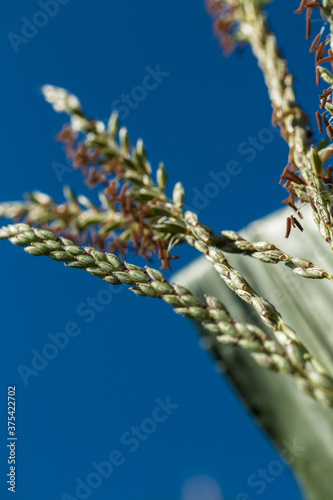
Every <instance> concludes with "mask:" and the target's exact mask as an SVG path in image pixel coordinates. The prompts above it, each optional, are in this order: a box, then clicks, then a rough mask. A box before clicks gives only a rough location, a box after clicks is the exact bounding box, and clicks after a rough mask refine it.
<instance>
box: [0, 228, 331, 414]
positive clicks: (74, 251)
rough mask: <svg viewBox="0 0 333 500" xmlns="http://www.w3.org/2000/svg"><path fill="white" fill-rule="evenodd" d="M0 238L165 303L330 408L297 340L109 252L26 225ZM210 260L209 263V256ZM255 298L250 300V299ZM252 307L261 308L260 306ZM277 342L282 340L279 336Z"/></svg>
mask: <svg viewBox="0 0 333 500" xmlns="http://www.w3.org/2000/svg"><path fill="white" fill-rule="evenodd" d="M0 239H9V241H10V242H11V243H13V244H15V245H19V246H23V247H25V251H26V252H28V253H29V254H31V255H35V256H47V257H50V258H52V259H53V260H56V261H58V262H64V263H65V265H66V266H67V267H73V268H77V269H85V270H86V271H87V272H89V273H90V274H92V275H93V276H97V277H99V278H100V279H102V280H103V281H106V282H107V283H109V284H111V285H120V284H125V285H129V286H131V287H132V288H130V289H131V290H132V291H133V292H134V293H135V294H136V295H140V296H145V297H152V298H159V299H162V300H164V301H165V302H167V303H168V304H169V305H171V306H172V307H173V308H174V310H175V312H177V313H179V314H182V315H183V316H186V317H188V318H191V319H193V320H196V321H199V322H200V323H201V324H202V326H203V327H204V328H205V329H206V330H208V331H209V332H210V333H212V334H215V335H216V339H217V340H218V341H219V342H222V343H225V344H228V345H232V346H238V347H242V348H245V349H247V350H249V351H250V353H251V355H252V356H253V357H254V359H255V360H256V361H257V362H258V363H259V364H260V365H262V366H265V367H266V368H269V369H271V370H274V371H277V372H281V373H286V374H289V375H291V376H293V377H294V379H295V381H296V383H297V385H298V386H299V387H300V388H301V389H302V390H303V391H305V392H306V393H307V394H309V395H310V396H312V397H313V398H314V399H316V400H317V401H319V402H320V403H322V404H324V405H327V406H333V378H332V377H330V376H329V375H328V373H325V371H324V370H323V368H322V367H321V365H320V364H319V363H318V362H317V361H316V360H314V358H313V357H312V356H311V354H310V353H309V352H307V351H306V349H305V348H304V346H302V344H301V343H300V342H298V341H297V339H295V341H294V342H293V343H292V344H290V346H291V345H292V346H293V347H292V348H290V346H288V347H287V348H285V346H283V343H281V344H282V345H280V344H279V343H278V342H276V341H274V339H271V338H270V337H269V336H268V335H267V334H265V333H264V332H263V331H262V330H261V329H260V328H258V327H254V326H253V325H248V324H244V323H239V322H237V321H235V320H233V319H232V317H231V316H230V314H229V312H228V311H227V309H226V308H225V306H224V305H223V304H222V303H221V302H220V301H219V300H217V299H216V298H214V297H210V296H208V295H206V303H204V302H203V301H201V300H199V299H198V298H196V297H194V296H193V295H192V293H191V292H190V291H189V290H187V289H186V288H184V287H181V286H180V285H177V284H170V283H168V281H167V280H166V278H165V277H164V275H163V274H162V273H161V272H160V271H157V270H155V269H152V268H149V267H147V266H146V267H145V269H143V268H141V267H139V266H135V265H132V264H128V263H126V262H123V261H121V260H120V259H119V258H118V257H117V256H116V255H114V254H110V253H102V252H100V251H98V250H95V249H94V248H90V247H85V248H80V247H79V246H77V245H75V244H74V243H73V242H72V241H71V240H68V239H66V238H63V237H60V238H58V237H57V236H56V235H55V234H53V233H52V232H50V231H47V230H43V229H36V228H32V227H30V226H28V225H27V224H16V225H10V226H6V227H3V228H1V229H0ZM207 248H208V247H207ZM209 259H210V260H211V261H214V258H213V257H212V254H210V256H209ZM218 266H219V265H217V264H216V262H214V267H215V268H217V270H218V272H219V273H221V272H222V271H221V267H218ZM228 269H229V271H228V273H229V274H228V276H229V278H228V279H230V280H231V282H232V285H231V287H233V288H234V289H235V290H236V293H238V294H239V290H240V289H242V290H243V292H244V293H247V294H249V293H252V292H251V290H250V289H249V288H248V287H247V288H246V289H245V288H244V286H243V285H242V287H239V285H238V284H236V277H237V276H238V275H237V274H235V271H234V270H232V268H230V267H229V268H228ZM224 274H225V273H224ZM238 279H239V278H238ZM254 298H255V297H254V296H253V297H252V301H253V300H254ZM259 303H260V301H258V304H259ZM257 307H266V306H263V304H262V303H261V305H260V306H259V305H257ZM266 308H267V307H266ZM274 314H276V311H275V310H274V311H272V310H271V309H270V310H269V317H268V316H267V317H266V323H272V322H273V323H274V324H275V320H274V319H273V318H272V315H274ZM280 321H281V320H280ZM278 340H279V341H281V336H280V338H278Z"/></svg>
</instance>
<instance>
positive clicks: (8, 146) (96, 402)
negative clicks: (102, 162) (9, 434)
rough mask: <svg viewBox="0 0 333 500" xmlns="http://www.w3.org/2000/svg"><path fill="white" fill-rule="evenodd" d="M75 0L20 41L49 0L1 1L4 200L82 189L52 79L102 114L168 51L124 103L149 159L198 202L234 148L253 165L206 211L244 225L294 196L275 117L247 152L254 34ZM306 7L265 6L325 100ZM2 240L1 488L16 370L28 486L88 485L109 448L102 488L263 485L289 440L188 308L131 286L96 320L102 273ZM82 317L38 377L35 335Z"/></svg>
mask: <svg viewBox="0 0 333 500" xmlns="http://www.w3.org/2000/svg"><path fill="white" fill-rule="evenodd" d="M64 3H65V2H64V1H63V5H59V11H58V12H57V14H56V15H55V16H54V17H53V18H51V17H49V18H48V19H47V23H46V25H45V26H44V27H40V28H38V30H37V33H35V34H34V36H33V37H31V38H30V40H28V43H26V44H24V43H22V44H19V45H18V47H17V50H16V52H17V53H15V51H14V49H13V46H12V45H11V43H10V41H9V39H8V37H7V34H8V33H9V32H12V33H15V34H16V35H20V36H22V27H23V25H24V23H25V22H26V21H24V20H22V18H23V17H26V18H27V19H28V20H30V21H31V20H32V19H33V18H34V19H37V18H36V16H35V14H36V12H38V11H40V10H41V7H40V6H39V5H38V3H37V2H36V1H32V0H26V1H24V2H23V1H20V0H17V1H16V2H3V3H2V4H1V7H0V9H1V19H2V28H1V44H0V51H1V66H2V77H1V81H0V88H1V93H0V95H1V98H0V113H1V118H2V135H1V142H2V158H1V166H2V168H1V172H0V200H2V201H5V200H13V199H20V198H21V195H22V193H23V192H24V191H29V190H33V189H35V188H38V189H40V190H41V191H45V192H48V193H49V194H50V195H51V196H53V197H54V198H56V199H57V200H59V201H60V200H61V199H62V188H63V185H64V184H65V183H70V184H71V185H72V186H73V187H74V188H75V189H76V191H78V192H85V189H86V188H82V187H81V176H80V174H79V173H69V172H68V173H66V174H65V175H64V178H63V182H60V181H59V180H58V178H57V176H56V175H55V172H54V169H53V168H52V164H53V162H59V163H63V164H64V163H65V158H64V155H63V153H62V150H61V146H60V145H59V144H58V143H55V142H54V141H53V137H54V136H55V135H56V133H57V132H58V131H59V129H60V127H61V125H62V124H63V123H64V116H63V115H57V114H55V113H54V112H53V111H52V109H51V107H50V106H49V105H48V104H46V103H45V102H44V101H43V99H42V97H41V95H40V90H39V89H40V86H41V85H42V84H44V83H52V84H55V85H59V86H63V87H66V88H68V89H69V90H70V91H72V92H74V93H76V94H77V95H78V96H79V97H80V99H81V101H82V102H83V104H84V106H85V108H86V110H87V111H88V112H89V113H90V114H91V115H93V116H96V117H100V118H107V117H108V115H109V114H110V111H111V106H112V103H113V101H114V100H116V99H121V95H122V94H123V93H130V92H131V91H132V89H133V88H134V87H136V86H138V85H141V84H142V82H143V79H144V77H145V75H146V73H147V70H146V67H147V66H150V67H151V68H155V67H156V65H158V64H159V65H160V68H161V71H163V72H166V73H169V75H168V76H167V77H165V78H164V80H163V81H162V82H161V83H160V84H159V85H158V86H157V88H156V89H154V90H151V91H149V92H148V93H147V96H146V98H145V100H143V101H142V102H140V103H139V104H138V105H137V107H136V108H135V109H131V110H130V112H129V114H128V117H127V118H126V120H125V124H126V126H127V127H128V129H129V131H130V134H131V136H132V137H133V138H134V139H136V138H138V137H143V139H144V141H145V143H146V145H147V147H148V150H149V155H150V159H151V161H152V164H153V166H154V167H156V165H157V164H158V162H159V161H160V160H163V161H164V162H165V163H166V165H167V168H168V171H169V179H170V185H172V184H174V183H175V182H176V181H178V180H182V181H183V183H184V186H185V189H186V192H187V200H186V201H187V203H188V205H191V206H193V204H194V203H196V202H195V199H194V195H195V193H197V192H198V191H196V190H199V191H200V192H201V193H204V189H205V188H207V183H208V182H210V181H211V178H210V176H209V173H210V172H211V171H213V172H215V173H217V172H219V171H221V170H225V168H226V165H227V163H228V162H229V161H231V160H235V161H237V162H238V163H239V166H240V168H241V174H239V175H238V176H234V177H232V178H231V181H230V183H229V185H228V186H227V187H226V188H225V189H220V190H219V192H218V193H216V194H215V195H214V197H211V199H210V200H208V202H207V203H205V202H204V203H203V204H204V205H207V206H205V207H204V208H201V210H200V217H201V219H202V220H203V221H204V222H205V221H206V222H208V223H210V224H211V225H212V226H213V227H214V228H215V229H216V230H219V229H235V230H238V229H240V228H241V227H243V226H244V225H246V224H247V223H249V222H250V221H252V220H255V219H257V218H260V217H262V216H264V215H266V214H268V213H270V212H271V211H273V210H275V209H277V208H279V207H280V206H281V204H280V203H281V200H282V199H283V198H284V197H285V193H284V191H283V190H282V189H281V187H280V186H279V185H278V180H279V174H280V172H281V170H282V168H283V167H284V166H285V164H286V161H287V147H286V145H285V144H284V142H283V140H282V139H281V138H280V137H279V134H278V133H276V134H274V137H273V139H272V140H271V141H270V142H269V143H268V144H266V145H265V146H264V147H261V150H260V151H257V152H256V154H255V158H254V159H253V161H248V160H249V159H250V157H251V156H253V155H251V154H250V153H247V154H245V153H244V148H245V147H247V144H248V141H249V136H255V137H257V136H258V134H260V131H262V129H265V128H269V127H270V123H271V108H270V104H269V101H268V98H267V92H266V88H265V86H264V83H263V79H262V75H261V73H260V71H259V70H258V68H257V65H256V62H255V60H254V58H253V56H252V54H251V53H250V50H249V49H246V50H245V51H244V53H242V54H238V55H237V54H235V55H233V56H232V57H231V58H229V59H225V58H224V57H223V56H222V53H221V51H220V49H219V45H218V42H217V41H216V40H215V39H214V37H213V34H212V29H211V20H210V18H209V17H208V15H207V14H206V13H205V10H204V5H203V2H202V1H197V2H190V1H189V0H183V1H179V0H170V1H169V2H168V3H167V4H165V3H160V2H155V1H154V2H153V1H152V0H147V1H146V2H137V1H135V0H127V1H126V2H116V1H114V0H111V1H106V0H95V1H94V2H88V1H86V0H84V1H81V2H79V1H78V0H70V1H68V2H67V4H64ZM297 6H298V2H297V1H293V2H290V1H288V0H280V1H279V2H276V3H275V4H273V5H271V6H270V7H269V9H268V10H269V13H270V15H271V24H272V25H273V27H274V28H275V29H276V31H277V34H278V36H279V39H280V43H281V46H282V48H283V50H284V51H285V53H286V55H287V57H288V59H289V65H290V67H291V69H292V70H293V71H294V73H295V74H296V76H297V82H296V87H297V91H298V96H299V99H300V102H301V103H302V104H303V105H306V106H307V109H308V111H309V112H310V113H312V116H313V112H314V110H315V105H316V99H315V95H316V91H315V83H314V72H313V58H312V56H311V55H309V54H308V47H309V45H308V43H307V42H306V41H305V40H304V34H305V33H304V32H305V27H304V19H301V18H300V16H295V15H293V10H294V9H295V8H296V7H297ZM34 16H35V17H34ZM38 19H39V21H38V20H37V22H41V23H43V20H42V19H41V18H38ZM266 137H267V136H266ZM244 141H245V145H244V144H243V146H240V145H241V143H243V142H244ZM261 145H262V143H261ZM239 147H242V148H243V150H239ZM240 151H243V153H241V152H240ZM208 189H209V188H208ZM3 222H5V221H3ZM180 253H181V255H182V259H180V260H179V261H177V262H175V266H174V269H175V270H177V269H180V268H181V266H184V265H185V264H186V263H187V262H189V261H190V260H192V259H194V258H195V257H196V254H195V253H194V252H193V251H192V250H190V249H186V248H183V249H181V250H180ZM0 255H1V284H2V286H1V289H0V311H1V312H0V314H1V349H0V352H1V354H0V380H1V384H0V436H1V446H0V470H1V484H0V491H1V493H0V496H1V498H7V496H8V498H9V497H10V496H9V495H10V494H9V493H8V492H7V489H6V484H5V474H6V473H7V472H8V466H7V464H6V460H7V458H6V457H7V450H6V428H7V421H6V391H7V386H8V385H16V387H17V426H18V433H17V435H18V441H17V457H18V458H17V493H16V497H15V498H16V499H17V500H45V499H46V498H47V499H48V500H58V499H59V500H60V499H61V496H62V495H63V494H65V493H67V494H69V495H72V496H73V497H74V498H75V485H76V483H75V480H76V478H81V479H82V480H83V481H85V479H86V478H87V476H88V475H89V474H90V473H91V472H93V471H94V469H93V467H92V465H91V464H92V462H98V463H99V462H102V461H104V460H106V459H107V458H108V455H109V454H110V452H111V451H112V450H114V449H118V450H119V451H121V452H122V453H123V456H124V459H125V462H124V463H123V464H122V465H121V466H119V467H116V468H115V470H114V472H113V473H112V475H111V476H110V477H109V478H107V479H104V480H103V482H102V484H101V486H100V487H99V488H97V489H94V490H93V492H92V494H91V496H90V497H89V498H92V499H94V500H129V499H137V500H153V499H157V498H158V499H159V500H204V498H205V499H206V498H207V500H220V498H221V497H219V496H218V494H217V493H216V494H215V496H214V495H213V494H212V495H211V496H209V497H208V496H207V497H204V496H203V493H202V494H201V495H192V496H189V495H187V496H184V495H183V497H182V489H183V487H184V484H185V483H186V481H188V480H189V479H190V478H192V477H194V476H197V475H205V476H210V477H211V478H213V479H214V481H215V482H216V483H217V484H218V485H219V487H220V489H221V491H222V494H223V498H224V499H225V500H236V499H237V495H238V494H239V493H240V492H243V491H244V492H246V493H248V494H249V498H251V499H254V498H256V497H257V495H256V493H255V488H251V487H249V485H248V484H247V481H248V478H249V476H250V475H251V474H255V473H257V471H258V469H259V468H267V466H268V465H269V463H270V462H271V461H272V460H278V459H279V457H278V454H277V453H276V451H275V450H274V448H273V446H272V445H271V444H270V442H269V441H268V440H267V439H266V438H265V436H264V435H263V434H262V432H261V431H260V430H259V429H258V428H257V427H256V425H255V424H254V422H253V420H252V418H251V417H250V415H249V414H248V413H247V411H246V410H245V409H244V408H243V407H242V406H241V404H240V402H239V401H238V399H237V397H236V396H235V394H234V393H233V392H232V390H231V389H230V387H229V386H228V383H227V382H226V381H225V380H224V379H223V378H222V377H221V376H220V375H219V374H218V373H217V372H216V371H215V370H214V367H213V363H212V361H211V359H210V357H209V355H208V354H207V352H206V351H204V350H202V349H201V347H200V345H199V342H198V338H197V336H196V334H195V332H194V331H193V330H192V328H191V327H190V324H189V323H188V322H187V321H186V320H184V319H182V318H181V317H178V316H176V315H175V314H173V313H172V311H171V309H170V308H168V306H167V305H166V304H164V303H160V302H159V301H155V302H152V300H150V299H146V300H145V299H140V298H138V297H135V296H134V295H132V294H131V293H129V292H128V293H127V292H126V290H123V291H121V293H118V294H116V293H114V294H113V296H112V297H113V298H112V302H111V303H110V304H109V305H107V306H106V307H104V309H103V310H101V311H99V312H96V314H95V317H94V319H93V321H91V322H90V323H87V319H89V317H88V316H82V315H81V316H80V315H79V314H78V313H77V308H78V306H79V305H80V304H81V303H82V302H83V303H86V302H87V300H88V297H91V298H96V297H97V294H98V293H99V292H100V290H102V289H103V288H104V289H105V287H106V285H105V284H103V283H102V282H101V281H99V280H98V279H95V278H93V277H91V276H90V275H88V274H87V273H83V272H78V271H75V270H70V269H66V268H65V267H63V266H62V265H61V264H58V263H56V262H52V261H51V260H48V259H34V258H33V257H30V256H29V255H27V254H25V253H24V252H23V251H22V250H21V249H20V248H14V247H13V246H12V245H10V244H9V243H8V242H3V243H1V246H0ZM110 288H111V287H110ZM111 291H113V290H111ZM83 307H84V306H83ZM70 321H73V322H76V323H77V325H78V327H79V328H80V330H81V332H80V334H79V335H78V336H76V337H75V338H72V339H71V340H70V342H69V344H68V346H67V347H66V348H65V349H64V350H62V351H60V352H59V355H58V356H57V357H56V358H55V359H53V360H51V361H49V364H48V366H47V367H46V368H45V369H44V370H42V371H41V372H40V373H39V374H38V375H37V376H36V377H34V376H32V377H30V378H29V384H28V385H27V386H25V385H24V383H23V381H22V379H21V377H20V375H19V374H18V370H17V366H18V365H20V364H23V365H26V366H30V363H31V358H32V353H31V350H32V349H36V350H37V351H39V352H40V351H41V350H42V348H43V347H44V346H45V344H47V343H48V342H49V340H48V334H49V333H50V332H51V333H53V334H55V333H57V332H60V331H63V329H64V328H65V326H66V325H67V324H68V322H70ZM167 396H170V401H171V402H172V403H173V404H177V405H179V408H178V409H177V410H175V411H174V413H173V414H172V415H170V417H169V418H168V419H167V420H166V421H165V422H163V423H160V424H159V425H158V427H157V429H156V431H155V432H154V433H153V434H151V435H150V436H149V438H148V439H147V440H146V441H145V442H142V443H141V444H140V447H139V449H138V450H137V451H135V452H133V453H131V452H130V450H129V445H128V446H124V445H123V444H121V442H120V440H121V436H122V435H123V433H124V432H126V431H129V430H130V428H131V426H136V425H139V424H140V423H141V422H142V421H143V420H144V419H146V418H149V417H151V415H152V412H153V410H154V408H155V407H156V402H155V400H156V398H160V399H161V400H163V401H164V400H165V398H166V397H167ZM211 481H213V480H211ZM260 498H261V499H262V500H267V499H269V500H277V499H280V498H285V499H293V500H297V499H299V498H300V494H299V492H298V487H297V485H296V483H295V482H294V480H293V478H292V475H291V473H290V472H289V471H288V470H285V471H284V472H283V473H282V474H281V475H279V476H278V477H277V478H276V480H275V481H274V482H273V483H271V484H268V485H267V488H266V490H265V491H264V492H263V493H262V494H261V495H260Z"/></svg>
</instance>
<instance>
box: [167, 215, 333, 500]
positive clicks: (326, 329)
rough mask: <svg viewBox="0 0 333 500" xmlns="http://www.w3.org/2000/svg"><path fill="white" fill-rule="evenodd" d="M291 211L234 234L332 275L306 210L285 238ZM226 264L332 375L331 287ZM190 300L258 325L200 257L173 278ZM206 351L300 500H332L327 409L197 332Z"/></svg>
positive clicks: (331, 427) (283, 271)
mask: <svg viewBox="0 0 333 500" xmlns="http://www.w3.org/2000/svg"><path fill="white" fill-rule="evenodd" d="M289 212H290V211H289V210H281V211H279V212H277V213H274V214H272V215H270V216H268V217H266V218H264V219H262V220H260V221H257V222H255V223H253V224H251V225H250V226H248V227H247V228H246V229H245V230H244V231H241V232H240V234H241V235H242V236H244V237H246V238H247V239H249V240H251V241H260V240H267V241H269V242H271V243H274V244H275V245H276V246H277V247H279V248H281V249H282V250H284V251H286V252H288V253H289V254H290V255H293V256H298V257H303V258H307V259H309V260H310V261H312V262H314V263H315V265H320V266H322V267H324V268H326V269H327V270H328V271H329V272H332V271H333V253H332V251H331V249H330V246H329V245H328V244H327V243H326V242H325V241H324V240H323V239H322V238H321V236H320V235H319V233H318V229H317V227H316V226H315V224H314V222H313V220H312V215H311V212H310V211H309V210H306V209H304V210H302V213H303V216H304V219H303V220H302V225H303V227H304V232H303V233H300V232H299V231H298V230H294V231H293V232H292V234H291V236H290V238H289V239H288V240H286V239H285V238H284V233H285V220H286V217H287V216H289V215H290V213H289ZM228 259H229V260H230V262H231V264H232V265H233V266H234V267H235V268H236V269H237V270H239V271H240V272H241V273H242V274H243V275H244V276H245V277H246V278H247V279H248V281H249V282H250V284H251V285H253V286H254V288H255V289H256V290H257V291H258V292H259V293H260V294H261V295H262V296H263V297H265V298H266V299H268V300H269V301H270V302H272V303H273V304H274V305H275V306H276V308H277V309H278V311H279V312H280V313H281V314H282V316H283V317H284V319H285V320H286V322H287V323H288V324H289V325H290V326H292V327H293V328H294V329H295V330H296V332H297V333H298V334H299V336H300V337H301V339H302V340H303V342H304V343H305V344H306V345H307V347H308V348H309V349H310V351H312V352H313V353H314V354H315V355H316V356H317V357H318V359H319V360H320V361H321V362H322V363H323V364H324V365H325V366H326V367H327V369H328V370H329V371H330V372H331V373H333V283H332V282H329V281H327V280H311V279H305V278H302V277H300V276H297V275H295V274H294V273H293V272H292V271H291V269H288V267H287V266H284V265H283V264H282V263H279V264H278V265H272V264H265V263H263V262H260V261H257V260H255V259H252V258H251V257H248V256H243V255H231V254H228ZM173 280H174V281H177V282H178V283H182V284H184V286H186V287H188V288H189V289H190V290H191V291H192V292H193V293H194V294H195V295H196V296H198V297H199V296H201V297H202V296H203V295H204V294H205V293H209V294H211V295H213V296H215V297H217V298H219V299H221V300H222V301H223V303H224V304H225V305H226V306H227V307H228V309H229V310H230V312H231V314H232V315H233V317H235V319H237V320H240V321H244V322H246V323H251V324H255V325H256V324H260V326H261V327H263V325H262V324H261V321H260V319H259V318H258V317H257V315H256V313H255V312H254V311H253V310H252V308H250V307H249V306H248V305H247V304H246V303H244V302H243V301H241V300H240V299H239V298H238V297H237V296H235V295H234V294H233V293H232V292H231V290H230V289H229V288H228V287H227V286H226V285H225V284H224V282H223V281H222V280H221V279H220V278H219V276H218V275H217V273H216V272H215V270H214V269H213V268H212V266H211V265H210V264H209V263H208V262H207V261H206V259H205V258H199V259H197V260H196V261H195V262H193V263H192V264H191V265H189V266H187V267H186V268H185V269H184V270H182V271H181V272H179V273H178V274H177V275H176V276H174V277H173ZM201 333H202V335H204V336H205V337H206V338H207V340H208V345H211V350H212V353H213V354H214V356H215V358H216V359H217V360H218V362H220V363H221V364H222V365H223V367H224V371H225V373H226V375H227V377H228V378H229V380H230V382H231V383H232V385H233V386H234V388H235V390H236V391H237V392H238V394H239V396H240V397H241V399H242V401H243V402H244V404H245V405H246V406H247V407H248V409H249V410H250V411H251V412H252V414H253V415H254V417H255V419H256V420H257V422H258V423H259V425H260V426H261V427H262V429H263V430H264V431H265V432H266V434H267V435H268V436H269V437H270V438H271V439H272V440H273V442H274V443H275V445H276V446H277V447H278V449H279V450H280V452H285V450H286V448H287V449H288V447H289V448H290V447H291V446H292V445H293V443H294V444H296V448H297V446H298V447H299V449H298V451H296V452H295V453H294V454H290V453H289V454H287V455H286V458H288V457H289V458H290V462H291V466H292V467H293V469H294V471H295V472H296V476H297V477H298V479H299V481H300V483H301V487H302V488H303V492H304V498H306V499H309V500H323V499H326V498H331V495H332V493H331V492H332V478H331V471H332V470H333V409H329V408H324V407H322V406H321V405H319V404H318V403H316V402H314V401H313V400H312V399H310V398H309V397H308V396H306V395H305V394H303V393H302V392H300V391H299V390H298V389H297V387H296V386H295V384H294V382H293V380H292V379H291V378H290V377H288V376H287V375H282V374H275V373H271V372H269V371H268V370H265V369H264V368H262V367H260V366H259V365H258V364H257V363H255V361H254V360H253V359H252V358H251V357H250V355H249V354H248V352H246V351H245V350H242V349H240V348H230V347H228V346H224V345H223V344H220V343H218V342H217V341H216V340H215V338H214V334H212V333H207V332H201Z"/></svg>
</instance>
